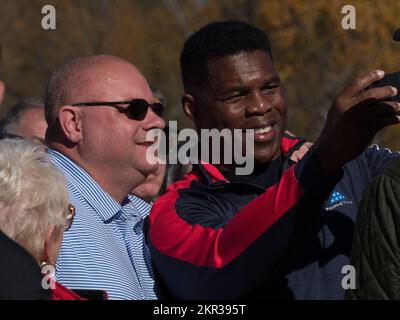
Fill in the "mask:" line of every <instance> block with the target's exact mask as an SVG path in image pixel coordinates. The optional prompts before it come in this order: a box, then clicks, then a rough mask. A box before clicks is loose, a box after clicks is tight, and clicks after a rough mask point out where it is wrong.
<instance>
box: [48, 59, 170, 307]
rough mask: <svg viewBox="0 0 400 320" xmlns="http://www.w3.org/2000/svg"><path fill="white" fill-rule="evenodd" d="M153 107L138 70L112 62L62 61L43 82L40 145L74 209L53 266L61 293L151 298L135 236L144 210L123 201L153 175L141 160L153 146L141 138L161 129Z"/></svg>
mask: <svg viewBox="0 0 400 320" xmlns="http://www.w3.org/2000/svg"><path fill="white" fill-rule="evenodd" d="M153 102H154V101H153V98H152V93H151V90H150V88H149V85H148V84H147V82H146V79H145V78H144V76H143V75H142V74H141V73H140V71H139V70H138V69H136V68H135V67H134V66H133V65H132V64H130V63H128V62H127V61H125V60H122V59H120V58H117V57H113V56H106V55H102V56H91V57H82V58H77V59H74V60H72V61H69V62H67V63H66V64H65V65H64V66H62V67H61V68H60V69H58V70H57V71H55V72H54V74H53V75H52V77H51V79H50V81H49V83H48V86H47V89H46V100H45V115H46V121H47V123H48V125H49V127H48V130H47V132H46V144H47V145H48V147H49V149H48V152H49V153H50V155H51V157H52V159H53V161H54V162H55V163H56V165H57V166H58V167H59V168H60V169H61V170H62V171H63V172H64V174H65V176H66V178H67V181H68V188H69V194H70V202H71V203H72V204H73V205H74V206H75V208H76V216H75V221H74V224H73V226H72V228H71V229H69V230H68V231H66V232H65V233H64V239H63V243H62V247H61V251H60V256H59V259H58V262H57V280H58V281H59V282H60V283H62V284H64V285H66V286H67V287H69V288H73V289H91V290H105V291H107V293H108V297H109V298H110V299H129V300H131V299H156V293H155V288H154V276H153V271H152V269H151V263H150V259H149V254H148V250H147V247H146V244H145V241H144V236H143V226H144V223H145V221H146V218H147V215H148V213H149V209H150V207H149V205H148V204H147V203H145V202H144V201H142V200H140V199H138V198H136V197H134V196H131V195H129V193H130V191H131V190H132V189H134V188H135V187H136V186H137V185H139V184H140V183H142V182H143V181H144V180H145V178H146V177H147V176H148V175H149V174H151V173H153V172H155V171H157V170H158V164H150V163H148V162H147V161H146V152H147V150H148V148H149V146H151V145H152V144H153V143H154V142H155V141H148V140H147V139H146V134H147V132H148V131H149V130H151V129H153V128H157V129H162V128H163V127H164V126H165V123H164V121H163V119H162V118H161V112H162V106H161V105H160V104H155V103H153Z"/></svg>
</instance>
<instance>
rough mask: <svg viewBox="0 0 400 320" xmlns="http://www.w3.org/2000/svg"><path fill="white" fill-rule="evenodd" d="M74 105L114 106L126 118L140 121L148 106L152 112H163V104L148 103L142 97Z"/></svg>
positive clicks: (76, 104)
mask: <svg viewBox="0 0 400 320" xmlns="http://www.w3.org/2000/svg"><path fill="white" fill-rule="evenodd" d="M124 104H127V105H128V107H126V108H123V107H121V105H124ZM72 106H74V107H80V106H82V107H101V106H103V107H114V108H116V109H117V110H119V111H120V112H122V113H125V114H126V115H127V117H128V118H130V119H133V120H138V121H141V120H143V119H144V118H146V115H147V112H148V110H149V107H150V108H151V110H153V112H154V113H155V114H156V115H158V116H159V117H162V115H163V112H164V105H163V104H162V103H148V102H147V101H146V100H143V99H133V100H130V101H117V102H80V103H74V104H73V105H72Z"/></svg>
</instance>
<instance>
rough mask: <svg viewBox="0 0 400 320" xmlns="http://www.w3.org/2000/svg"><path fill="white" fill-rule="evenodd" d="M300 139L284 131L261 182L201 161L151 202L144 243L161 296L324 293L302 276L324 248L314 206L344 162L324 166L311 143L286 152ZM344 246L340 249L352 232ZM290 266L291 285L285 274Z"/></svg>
mask: <svg viewBox="0 0 400 320" xmlns="http://www.w3.org/2000/svg"><path fill="white" fill-rule="evenodd" d="M303 143H304V141H300V140H298V139H296V138H290V137H284V138H283V140H282V151H283V155H284V156H283V161H282V163H281V165H280V166H279V168H276V169H274V170H276V174H275V175H272V176H270V178H269V179H268V181H267V182H266V185H264V186H260V185H256V184H252V183H243V182H230V181H228V180H227V179H226V178H225V177H224V175H222V174H221V172H220V171H219V170H218V169H217V168H216V167H214V166H213V165H210V164H201V165H195V166H194V168H193V170H192V172H190V173H189V174H187V175H186V176H185V177H184V178H183V179H182V180H181V181H178V182H177V183H175V184H173V185H171V186H170V187H169V188H168V189H167V191H166V193H165V194H164V195H163V196H161V197H160V198H159V199H158V200H157V201H156V202H155V204H154V205H153V208H152V210H151V213H150V218H149V222H150V229H149V233H148V245H149V249H150V253H151V256H152V259H153V264H154V269H155V272H156V276H157V280H158V282H157V283H158V286H159V290H160V292H161V298H174V299H237V298H319V297H323V294H322V296H321V295H319V290H320V288H319V287H318V285H319V284H318V285H317V288H315V289H314V288H312V289H310V290H309V291H307V292H305V293H303V292H302V290H303V287H304V288H306V286H307V284H305V283H302V279H303V278H304V277H305V278H307V277H309V278H310V279H309V280H306V281H311V282H312V281H316V280H315V274H318V272H319V271H318V270H317V269H318V268H319V267H320V266H321V263H320V261H319V259H320V258H321V256H323V255H321V254H320V252H324V251H323V248H322V247H323V246H324V244H321V243H320V242H321V239H319V238H318V237H319V235H318V232H320V230H321V224H323V222H321V221H322V220H324V219H323V218H321V217H322V216H321V208H324V204H325V202H326V200H327V199H328V196H329V194H330V193H331V192H332V191H333V189H334V187H335V186H337V185H340V183H339V184H338V182H339V181H340V180H341V178H342V176H343V172H345V175H347V174H348V173H349V172H348V171H349V170H348V169H346V168H344V170H342V172H341V173H340V174H338V175H335V176H331V175H329V174H327V173H326V172H324V170H323V169H322V168H321V167H320V166H319V164H318V162H317V161H316V159H315V157H314V154H313V152H312V151H310V152H308V153H307V154H306V155H305V156H304V157H303V159H302V160H301V161H300V162H299V163H298V164H294V163H293V162H291V160H290V156H291V154H292V153H293V152H294V151H295V150H297V149H298V148H299V147H300V146H301V145H302V144H303ZM363 161H364V160H363V159H361V160H360V162H359V163H357V164H356V165H357V166H358V167H360V168H361V163H363ZM365 161H366V162H367V160H365ZM367 165H368V164H366V166H367ZM360 170H364V169H360ZM351 171H353V172H352V173H351ZM350 174H357V172H355V171H354V170H350ZM344 179H345V180H346V177H344ZM342 180H343V178H342ZM360 191H361V190H360ZM342 192H343V191H342ZM357 192H358V191H357ZM353 211H354V210H353ZM331 213H332V212H331ZM352 214H353V213H352ZM354 216H355V213H354ZM338 228H341V226H338ZM344 231H346V230H344ZM347 231H349V230H347ZM351 232H352V230H350V231H349V233H351ZM323 237H324V236H322V238H323ZM322 240H323V239H322ZM328 242H329V241H327V243H328ZM344 246H345V247H346V248H345V249H343V250H344V251H347V249H348V247H351V240H350V241H348V243H346V244H344ZM297 248H299V249H298V250H297ZM304 249H305V251H304ZM327 250H328V251H329V250H331V248H327ZM340 250H342V248H340ZM340 250H339V251H340ZM297 254H299V255H300V256H296V255H297ZM339 254H340V253H338V254H336V253H335V255H339ZM303 260H304V261H303ZM303 262H304V265H303ZM297 264H299V265H297ZM308 265H310V266H313V267H312V268H311V267H310V270H307V272H306V273H304V274H303V273H302V272H303V270H304V267H307V266H308ZM296 268H297V269H298V270H300V273H299V274H298V275H296V277H297V278H296V277H294V279H293V283H294V288H291V287H290V286H291V284H290V283H288V278H287V277H286V276H287V274H289V273H290V272H292V271H293V270H296ZM316 270H317V271H316ZM289 280H291V279H289ZM308 285H309V284H308ZM296 286H297V287H296ZM338 286H340V281H339V283H338ZM296 290H297V291H298V292H296ZM291 291H294V292H291ZM328 291H329V290H328ZM334 291H335V292H334V293H333V295H334V296H335V295H336V294H337V293H336V289H335V290H334ZM310 292H311V295H310ZM340 294H341V293H339V296H338V297H336V298H340Z"/></svg>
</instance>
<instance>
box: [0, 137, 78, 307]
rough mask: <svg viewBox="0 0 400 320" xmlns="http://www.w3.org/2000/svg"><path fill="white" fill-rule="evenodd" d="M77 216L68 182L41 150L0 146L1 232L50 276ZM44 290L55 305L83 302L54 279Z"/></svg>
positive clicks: (19, 143) (29, 145)
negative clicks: (63, 238) (76, 301)
mask: <svg viewBox="0 0 400 320" xmlns="http://www.w3.org/2000/svg"><path fill="white" fill-rule="evenodd" d="M74 213H75V212H74V209H73V207H72V206H71V205H70V204H69V202H68V192H67V187H66V183H65V179H64V177H63V176H62V174H60V173H59V172H58V170H57V169H56V168H55V167H54V166H53V164H52V163H51V161H50V160H49V158H48V157H47V155H46V154H45V152H44V151H42V149H41V148H40V146H39V145H37V144H35V143H33V142H30V141H27V140H13V139H5V140H1V141H0V230H1V231H2V232H3V233H4V234H6V235H7V236H8V237H9V238H11V239H13V240H14V241H15V242H17V243H18V244H20V245H21V246H22V247H24V248H25V249H26V250H27V251H28V252H29V253H30V254H31V255H32V256H33V257H34V258H35V260H36V261H37V263H38V264H40V265H41V266H42V270H46V273H47V272H49V273H50V271H51V269H52V268H53V267H52V266H54V265H55V262H56V260H57V256H58V253H59V250H60V246H61V241H62V237H63V234H64V230H66V229H68V228H69V227H70V226H71V224H72V221H73V216H74ZM3 258H4V257H3ZM44 265H48V267H46V268H43V266H44ZM42 284H43V286H44V287H46V289H49V290H52V298H53V299H55V300H66V299H70V300H76V299H81V298H80V297H79V296H78V295H76V294H75V293H74V292H72V291H70V290H68V289H67V288H65V287H63V286H62V285H61V284H58V283H56V282H55V281H54V280H53V279H52V278H50V277H49V275H45V277H44V278H43V281H42Z"/></svg>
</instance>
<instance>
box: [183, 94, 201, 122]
mask: <svg viewBox="0 0 400 320" xmlns="http://www.w3.org/2000/svg"><path fill="white" fill-rule="evenodd" d="M181 103H182V108H183V112H184V113H185V114H186V116H187V117H188V118H189V119H190V120H192V121H194V122H196V120H198V119H197V116H196V99H195V98H194V97H193V96H192V95H190V94H188V93H184V94H183V96H182V99H181Z"/></svg>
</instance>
